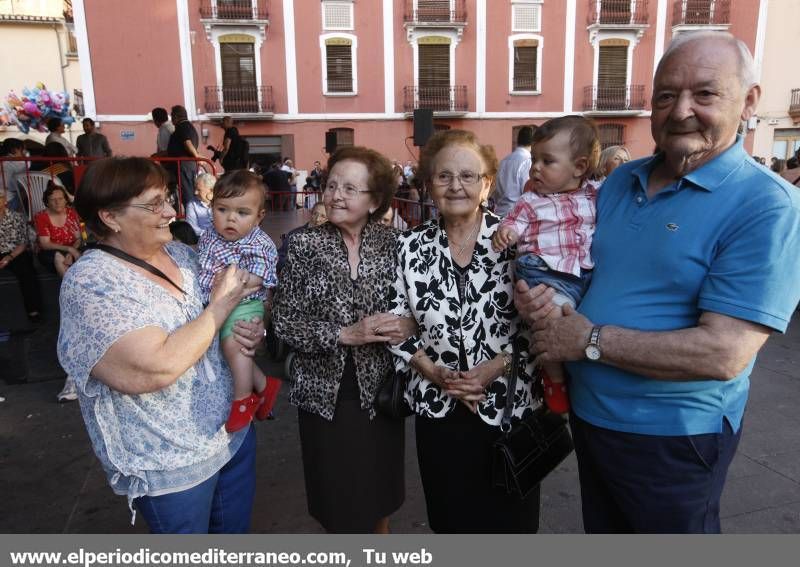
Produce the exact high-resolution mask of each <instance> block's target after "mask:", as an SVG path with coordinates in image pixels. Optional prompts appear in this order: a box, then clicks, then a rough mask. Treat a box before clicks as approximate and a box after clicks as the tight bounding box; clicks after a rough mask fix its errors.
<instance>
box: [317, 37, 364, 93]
mask: <svg viewBox="0 0 800 567" xmlns="http://www.w3.org/2000/svg"><path fill="white" fill-rule="evenodd" d="M320 41H321V44H320V48H321V50H322V58H323V61H322V63H323V65H322V68H323V77H322V83H323V84H322V92H323V93H324V94H326V95H337V94H341V95H354V94H356V93H357V92H358V88H357V81H356V71H355V70H356V37H355V36H352V35H349V34H348V35H346V36H342V35H337V36H331V35H326V36H322V37H321V38H320Z"/></svg>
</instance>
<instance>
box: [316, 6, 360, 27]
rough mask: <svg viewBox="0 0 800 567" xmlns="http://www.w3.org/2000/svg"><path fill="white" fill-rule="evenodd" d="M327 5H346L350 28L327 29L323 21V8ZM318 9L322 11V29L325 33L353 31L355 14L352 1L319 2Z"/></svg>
mask: <svg viewBox="0 0 800 567" xmlns="http://www.w3.org/2000/svg"><path fill="white" fill-rule="evenodd" d="M328 4H341V5H347V6H349V8H350V27H346V28H336V27H329V26H328V25H327V22H326V21H325V6H326V5H328ZM320 7H321V10H322V29H323V30H326V31H353V30H355V26H356V22H355V14H354V10H353V0H322V2H320Z"/></svg>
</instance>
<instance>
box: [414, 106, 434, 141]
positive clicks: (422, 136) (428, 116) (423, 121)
mask: <svg viewBox="0 0 800 567" xmlns="http://www.w3.org/2000/svg"><path fill="white" fill-rule="evenodd" d="M431 136H433V110H431V109H429V108H418V109H416V110H415V111H414V145H415V146H417V147H421V146H424V145H425V144H427V143H428V139H429V138H430V137H431Z"/></svg>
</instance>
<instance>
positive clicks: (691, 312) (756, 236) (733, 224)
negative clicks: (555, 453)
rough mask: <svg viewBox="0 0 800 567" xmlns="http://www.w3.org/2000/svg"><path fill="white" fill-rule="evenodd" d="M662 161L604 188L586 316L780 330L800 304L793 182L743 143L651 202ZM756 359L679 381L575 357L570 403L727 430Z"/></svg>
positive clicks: (604, 418)
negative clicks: (727, 375) (729, 370)
mask: <svg viewBox="0 0 800 567" xmlns="http://www.w3.org/2000/svg"><path fill="white" fill-rule="evenodd" d="M659 159H661V156H654V157H650V158H646V159H642V160H637V161H633V162H629V163H627V164H624V165H622V166H620V167H619V168H617V169H616V170H615V171H614V173H613V174H612V175H611V176H610V177H609V178H608V179H607V180H606V182H605V184H604V185H603V186H602V188H601V189H600V192H599V195H598V203H597V230H596V232H595V235H594V240H593V243H592V257H593V259H594V262H595V269H594V274H593V276H592V282H591V285H590V287H589V290H588V291H587V293H586V295H585V297H584V299H583V301H582V302H581V304H580V308H579V311H580V312H581V313H583V314H584V315H586V316H587V317H588V318H589V319H590V320H591V321H592V322H593V323H594V324H595V325H615V326H619V327H625V328H628V329H638V330H641V331H671V330H676V329H684V328H687V327H694V326H696V325H697V322H698V320H699V317H700V315H701V313H702V312H703V311H711V312H715V313H720V314H723V315H727V316H730V317H735V318H737V319H743V320H747V321H752V322H755V323H760V324H762V325H765V326H767V327H770V328H772V329H775V330H776V331H780V332H784V331H785V330H786V327H787V325H788V323H789V319H790V318H791V315H792V313H793V311H794V309H795V307H796V306H797V302H798V299H800V199H799V198H798V190H797V188H795V187H792V186H791V185H789V184H788V183H786V182H785V181H784V180H782V179H781V178H780V177H778V176H776V175H774V174H772V172H770V171H768V170H767V169H766V168H764V167H762V166H760V165H757V164H756V163H755V162H754V161H753V160H752V159H751V158H750V156H748V155H747V153H746V152H745V151H744V149H743V147H742V140H741V139H739V138H737V141H736V143H735V144H734V145H733V146H732V147H731V148H729V149H728V150H726V151H725V152H724V153H722V154H721V155H719V156H717V157H716V158H714V159H713V160H712V161H710V162H708V163H707V164H705V165H703V166H702V167H700V168H698V169H697V170H695V171H693V172H691V173H689V174H688V175H686V176H684V177H682V178H681V179H679V180H677V181H676V182H675V183H673V184H672V185H670V186H669V187H666V188H664V189H663V190H661V191H660V192H659V193H658V194H656V195H655V196H654V197H653V198H652V199H648V198H647V193H646V187H647V182H648V181H647V180H648V177H649V174H650V171H651V170H652V168H653V167H654V165H655V164H656V163H658V160H659ZM600 346H601V348H602V342H601V345H600ZM754 363H755V357H754V358H753V360H751V361H750V364H749V365H748V366H747V368H746V369H745V370H744V371H743V372H742V373H741V374H740V375H739V376H737V377H736V378H734V379H733V380H730V381H718V380H710V379H709V380H702V377H701V376H698V377H697V378H699V380H693V381H680V382H672V381H664V380H655V379H650V378H647V377H646V376H640V375H637V374H632V373H630V372H625V371H623V370H620V369H617V368H614V367H611V366H607V365H605V364H602V363H592V362H588V361H581V362H575V363H569V364H568V370H569V373H570V377H571V381H570V399H571V403H572V410H573V411H574V412H575V413H576V414H577V415H578V416H579V417H580V418H581V419H584V420H585V421H588V422H589V423H592V424H594V425H596V426H599V427H604V428H607V429H612V430H616V431H624V432H630V433H641V434H648V435H696V434H701V433H719V432H720V431H721V430H722V424H723V418H727V419H728V421H729V422H730V424H731V426H732V427H733V428H734V430H738V428H739V425H740V423H741V419H742V414H743V413H744V407H745V404H746V402H747V393H748V390H749V386H750V382H749V375H750V372H751V370H752V368H753V364H754Z"/></svg>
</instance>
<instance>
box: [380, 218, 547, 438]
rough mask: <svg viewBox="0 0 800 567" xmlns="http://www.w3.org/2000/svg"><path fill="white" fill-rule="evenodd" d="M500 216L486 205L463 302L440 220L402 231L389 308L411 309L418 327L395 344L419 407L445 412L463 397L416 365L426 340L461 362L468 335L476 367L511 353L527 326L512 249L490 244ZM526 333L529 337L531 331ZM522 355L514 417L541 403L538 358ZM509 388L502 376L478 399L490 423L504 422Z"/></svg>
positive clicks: (436, 353) (439, 354)
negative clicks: (517, 302) (535, 380)
mask: <svg viewBox="0 0 800 567" xmlns="http://www.w3.org/2000/svg"><path fill="white" fill-rule="evenodd" d="M499 223H500V218H499V217H497V216H495V215H494V214H492V213H490V212H485V213H484V215H483V222H482V223H481V229H480V233H479V234H478V238H477V242H476V244H475V252H474V255H473V259H472V263H471V264H470V268H469V277H468V279H467V285H466V288H465V290H464V299H465V301H464V303H463V304H462V303H461V301H459V296H458V289H457V283H456V273H455V268H454V267H453V259H452V258H451V256H450V249H449V244H448V240H447V233H446V232H445V230H444V224H443V221H442V220H431V221H428V222H426V223H423V224H421V225H419V226H418V227H416V228H414V229H412V230H409V231H407V232H405V233H403V234H402V235H401V237H400V239H399V240H398V242H397V250H398V254H397V256H398V259H397V262H398V265H397V280H396V283H395V289H394V293H393V294H392V297H391V298H390V309H391V310H392V311H393V312H394V313H395V314H396V315H400V316H409V315H410V316H413V317H414V319H415V320H416V321H417V324H418V325H419V334H418V336H416V337H412V338H410V339H408V340H407V341H406V342H404V343H403V344H401V345H399V346H397V347H394V348H392V349H391V350H392V352H393V353H394V354H395V368H396V369H397V370H398V371H400V372H405V373H407V376H408V386H407V388H406V400H407V401H408V403H409V405H410V406H411V408H412V409H413V410H414V411H415V413H417V414H418V415H421V416H425V417H431V418H440V417H444V416H445V415H447V414H448V413H449V412H450V411H452V410H453V409H454V408H455V406H456V404H457V403H459V402H458V400H457V399H455V398H451V397H450V396H448V395H447V394H445V393H444V392H442V390H441V388H439V387H438V386H437V385H435V384H433V383H432V382H430V381H429V380H427V379H425V378H423V377H422V376H421V375H419V374H418V373H417V372H416V371H415V370H414V369H412V368H411V367H410V365H409V361H410V360H411V356H412V355H413V354H414V353H415V352H416V351H417V350H418V349H419V348H424V349H425V351H426V353H427V354H428V356H429V357H430V358H431V359H432V360H433V361H434V362H435V363H436V364H442V365H445V366H448V367H449V368H451V369H453V370H458V368H459V363H458V360H459V347H460V345H461V343H462V342H463V344H464V348H465V352H466V357H467V362H468V364H469V367H470V368H473V367H475V366H477V365H478V364H480V363H481V362H485V361H487V360H490V359H492V358H494V357H495V356H497V355H498V354H499V353H500V352H509V353H510V352H511V351H512V343H513V339H514V337H515V336H516V335H517V333H518V332H520V331H521V326H520V319H519V316H518V315H517V311H516V308H515V307H514V297H513V283H514V278H513V253H512V252H510V251H509V250H508V249H506V250H504V251H503V252H500V253H498V252H494V251H493V250H492V246H491V239H492V235H493V234H494V232H495V231H496V230H497V227H498V226H499ZM523 336H524V337H528V333H527V331H526V332H524V333H523ZM521 355H522V357H523V358H522V360H523V361H525V362H526V363H525V364H521V365H520V376H519V377H518V381H517V386H516V392H515V393H514V411H513V414H512V415H513V416H514V417H515V418H521V417H523V415H525V414H527V413H528V412H530V411H531V410H532V409H533V408H534V407H535V404H536V402H534V399H533V396H532V391H531V389H532V376H533V361H532V358H531V357H529V356H528V353H527V352H526V351H524V352H522V353H521ZM506 391H507V381H506V379H505V378H504V377H501V378H498V379H497V380H495V381H494V382H492V384H491V385H490V386H489V388H488V395H487V399H486V401H485V402H483V403H481V404H480V405H479V407H478V414H479V415H480V417H481V419H483V420H484V421H485V422H486V423H489V424H493V425H499V424H500V419H501V418H502V408H503V407H505V398H506ZM498 407H500V408H501V409H500V410H498V409H497V408H498Z"/></svg>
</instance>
